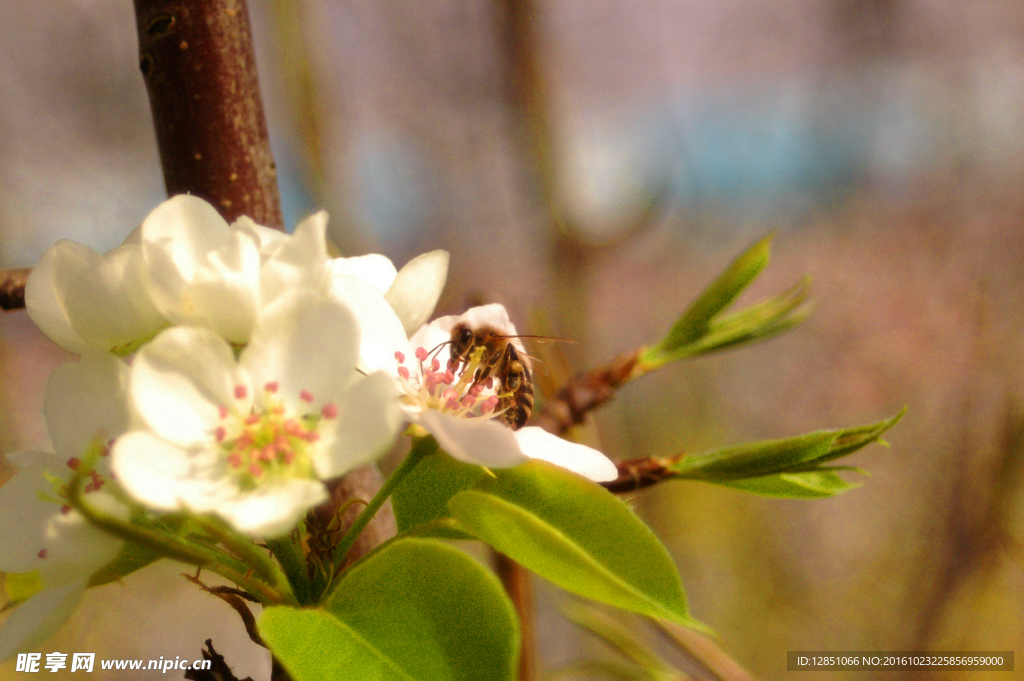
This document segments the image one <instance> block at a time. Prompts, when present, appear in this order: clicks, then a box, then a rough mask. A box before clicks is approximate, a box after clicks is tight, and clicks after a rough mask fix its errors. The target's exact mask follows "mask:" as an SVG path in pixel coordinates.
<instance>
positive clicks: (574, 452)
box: [515, 426, 619, 482]
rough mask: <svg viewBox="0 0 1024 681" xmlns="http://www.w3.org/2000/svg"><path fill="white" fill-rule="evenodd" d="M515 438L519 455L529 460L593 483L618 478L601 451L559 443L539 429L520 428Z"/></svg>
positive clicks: (612, 464)
mask: <svg viewBox="0 0 1024 681" xmlns="http://www.w3.org/2000/svg"><path fill="white" fill-rule="evenodd" d="M515 438H516V441H517V442H518V443H519V447H520V448H521V449H522V451H523V453H524V454H526V456H528V457H530V458H531V459H541V460H543V461H549V462H551V463H553V464H556V465H558V466H561V467H562V468H568V469H569V470H571V471H573V472H574V473H579V474H580V475H582V476H583V477H586V478H590V479H591V480H593V481H594V482H606V481H608V480H614V479H615V478H617V477H618V476H619V470H618V468H616V466H615V464H614V463H613V462H612V461H611V459H609V458H608V457H607V456H605V455H604V454H602V453H601V452H599V451H597V450H596V449H592V448H590V447H587V446H586V445H580V444H576V443H575V442H569V441H568V440H563V439H562V438H560V437H558V436H557V435H552V434H551V433H549V432H547V431H546V430H544V429H543V428H537V427H536V426H528V427H526V428H520V429H519V430H517V431H515Z"/></svg>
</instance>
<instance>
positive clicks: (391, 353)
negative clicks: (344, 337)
mask: <svg viewBox="0 0 1024 681" xmlns="http://www.w3.org/2000/svg"><path fill="white" fill-rule="evenodd" d="M330 295H331V297H332V298H335V299H336V300H340V301H341V302H342V303H344V304H345V305H346V306H347V307H348V308H349V309H351V310H352V312H354V313H355V315H356V318H357V319H358V320H359V328H360V330H361V337H360V343H359V368H360V369H362V370H363V371H364V372H366V373H368V374H369V373H372V372H374V371H380V370H382V369H383V370H385V371H387V372H389V373H391V374H394V373H395V370H396V368H397V366H396V364H395V352H396V351H398V352H401V353H403V354H405V355H407V356H408V355H410V354H411V350H410V347H409V339H408V337H407V336H406V334H405V328H404V327H403V326H402V322H401V321H400V320H399V319H398V317H397V316H396V315H395V311H394V310H392V309H391V306H390V305H388V302H387V301H386V300H384V296H382V295H381V294H380V293H379V292H378V291H377V290H376V289H375V288H374V287H373V286H371V285H370V284H368V283H367V282H366V280H364V279H361V278H359V277H352V276H335V277H334V278H333V280H332V282H331V294H330Z"/></svg>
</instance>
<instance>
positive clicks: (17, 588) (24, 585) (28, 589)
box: [3, 570, 43, 609]
mask: <svg viewBox="0 0 1024 681" xmlns="http://www.w3.org/2000/svg"><path fill="white" fill-rule="evenodd" d="M3 582H4V594H5V595H6V596H7V603H5V604H4V609H6V608H8V607H10V606H12V605H16V604H18V603H21V602H22V601H26V600H28V599H29V598H31V597H32V596H35V595H36V594H37V593H39V592H40V591H42V589H43V580H42V579H40V577H39V570H32V571H31V572H8V573H5V574H4V579H3Z"/></svg>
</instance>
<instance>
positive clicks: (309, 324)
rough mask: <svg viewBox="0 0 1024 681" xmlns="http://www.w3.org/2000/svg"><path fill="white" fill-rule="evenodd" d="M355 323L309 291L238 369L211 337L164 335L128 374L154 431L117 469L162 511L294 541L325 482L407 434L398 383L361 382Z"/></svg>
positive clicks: (261, 326) (271, 325) (293, 296)
mask: <svg viewBox="0 0 1024 681" xmlns="http://www.w3.org/2000/svg"><path fill="white" fill-rule="evenodd" d="M359 337H360V329H359V326H358V324H357V321H356V319H355V317H354V316H353V314H352V313H351V311H350V310H349V309H348V308H347V307H346V306H344V305H342V304H340V303H338V302H337V301H334V300H330V299H327V298H325V297H323V296H321V295H319V294H317V293H314V292H312V291H308V290H305V291H293V292H291V293H287V294H283V295H281V296H279V297H278V298H277V299H276V300H275V302H274V303H272V304H271V305H270V306H269V307H267V308H266V309H265V310H263V312H262V313H261V314H260V316H259V317H258V319H257V322H256V326H255V329H254V330H253V332H252V334H251V337H250V340H249V344H248V345H247V346H246V347H245V349H244V350H242V352H241V354H240V355H239V357H238V359H237V360H236V359H235V357H234V355H233V353H232V349H231V347H230V346H229V345H228V343H227V342H225V341H224V339H222V338H220V337H219V336H217V335H216V334H215V333H213V332H212V331H210V330H208V329H203V328H196V327H176V328H172V329H168V330H166V331H164V332H162V333H161V334H160V335H159V336H157V337H156V338H155V339H154V340H153V341H152V342H150V343H149V344H147V345H146V346H145V347H143V348H142V349H141V350H140V351H139V353H138V354H137V356H136V357H135V360H134V362H133V364H132V369H131V375H130V379H129V395H130V398H131V401H132V404H133V405H134V407H135V409H136V410H137V411H138V413H139V414H140V415H141V417H142V419H143V420H144V421H145V424H146V428H145V429H140V430H137V431H134V432H131V433H128V434H126V435H125V436H123V437H121V438H119V439H118V441H117V443H116V444H115V447H114V455H113V467H114V471H115V473H116V474H117V476H118V479H119V481H120V482H121V484H122V485H123V487H124V488H125V489H126V490H127V491H128V492H129V494H131V495H132V496H133V497H135V498H136V499H138V500H139V501H141V502H142V503H144V504H147V505H149V506H150V507H152V508H155V509H161V510H175V509H188V510H191V511H193V512H196V513H215V514H217V515H219V516H221V517H223V518H224V519H225V520H227V521H228V522H229V523H230V524H231V525H233V526H234V527H235V528H236V529H238V530H240V531H243V532H249V533H252V534H256V535H260V536H264V537H272V536H277V535H280V534H283V533H285V532H287V531H290V530H291V529H292V528H293V527H294V525H295V523H296V522H297V521H298V519H299V518H300V517H301V515H302V514H303V513H305V511H306V510H308V509H309V508H311V507H312V506H315V505H317V504H318V503H320V502H322V501H324V500H325V499H326V497H327V494H326V490H325V488H324V486H323V483H322V482H321V481H322V480H325V479H328V478H333V477H336V476H339V475H342V474H344V473H346V472H348V471H349V470H351V469H352V468H355V467H356V466H359V465H361V464H363V463H366V462H368V461H371V460H373V459H374V458H375V457H377V456H378V455H380V454H381V453H382V452H383V451H384V450H385V449H386V448H387V447H388V445H390V443H391V442H392V440H393V438H394V436H395V435H396V434H397V431H398V427H399V425H400V420H401V419H400V411H399V407H398V404H397V400H396V389H395V385H394V381H393V380H392V379H391V377H390V376H389V375H388V374H387V373H384V372H376V373H371V374H369V375H362V374H360V373H359V372H358V371H356V363H357V359H358V351H359V347H360V341H359Z"/></svg>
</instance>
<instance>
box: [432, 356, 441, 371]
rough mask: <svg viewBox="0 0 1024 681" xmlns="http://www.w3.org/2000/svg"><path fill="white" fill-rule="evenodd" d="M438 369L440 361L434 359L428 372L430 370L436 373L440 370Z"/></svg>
mask: <svg viewBox="0 0 1024 681" xmlns="http://www.w3.org/2000/svg"><path fill="white" fill-rule="evenodd" d="M440 368H441V360H439V359H438V358H437V357H435V358H434V359H433V360H432V361H431V362H430V370H431V371H437V370H438V369H440Z"/></svg>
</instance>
